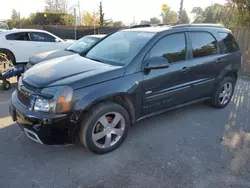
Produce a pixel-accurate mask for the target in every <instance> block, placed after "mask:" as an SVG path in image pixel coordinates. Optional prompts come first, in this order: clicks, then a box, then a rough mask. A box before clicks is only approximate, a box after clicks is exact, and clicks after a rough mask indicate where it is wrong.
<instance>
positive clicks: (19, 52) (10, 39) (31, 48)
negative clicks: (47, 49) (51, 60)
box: [6, 32, 36, 63]
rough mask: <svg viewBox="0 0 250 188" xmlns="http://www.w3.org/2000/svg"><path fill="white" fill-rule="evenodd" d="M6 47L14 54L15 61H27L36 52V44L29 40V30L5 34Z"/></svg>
mask: <svg viewBox="0 0 250 188" xmlns="http://www.w3.org/2000/svg"><path fill="white" fill-rule="evenodd" d="M6 40H7V43H6V48H7V49H10V50H11V51H12V52H13V54H14V55H15V58H16V62H17V63H27V62H28V60H29V58H30V57H31V56H32V55H34V54H35V53H36V49H35V47H36V44H35V43H34V42H33V41H31V37H30V34H29V32H19V33H12V34H9V35H6Z"/></svg>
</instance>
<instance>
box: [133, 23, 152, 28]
mask: <svg viewBox="0 0 250 188" xmlns="http://www.w3.org/2000/svg"><path fill="white" fill-rule="evenodd" d="M139 27H151V25H150V24H141V25H133V26H131V27H129V28H139Z"/></svg>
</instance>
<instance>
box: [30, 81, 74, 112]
mask: <svg viewBox="0 0 250 188" xmlns="http://www.w3.org/2000/svg"><path fill="white" fill-rule="evenodd" d="M41 93H42V95H44V98H37V99H36V102H35V105H34V110H36V111H41V112H52V113H63V112H68V111H69V110H70V109H71V106H72V98H73V89H72V88H71V87H69V86H59V87H50V88H45V89H43V90H42V92H41Z"/></svg>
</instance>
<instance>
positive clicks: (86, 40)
mask: <svg viewBox="0 0 250 188" xmlns="http://www.w3.org/2000/svg"><path fill="white" fill-rule="evenodd" d="M99 40H100V38H94V37H82V38H81V39H79V40H78V41H76V42H75V43H74V44H72V45H71V46H70V47H68V48H67V50H72V51H74V52H76V53H82V52H84V51H86V50H88V49H89V48H90V47H91V46H93V45H94V44H95V43H96V42H97V41H99Z"/></svg>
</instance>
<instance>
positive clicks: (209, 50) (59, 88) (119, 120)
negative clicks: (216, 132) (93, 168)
mask: <svg viewBox="0 0 250 188" xmlns="http://www.w3.org/2000/svg"><path fill="white" fill-rule="evenodd" d="M241 56H242V54H241V52H240V49H239V47H238V45H237V43H236V41H235V39H234V37H233V35H232V33H231V32H230V31H229V30H228V29H225V28H223V27H222V26H220V25H213V24H198V25H176V26H155V27H137V28H130V29H125V30H120V31H117V32H115V33H113V34H110V35H109V36H107V37H106V38H104V39H103V40H102V41H101V42H99V43H97V44H96V45H95V46H94V47H93V48H91V49H90V50H89V51H88V52H86V53H84V54H73V55H70V56H65V57H60V58H56V59H52V60H49V61H46V62H43V63H41V64H39V65H36V66H34V67H33V68H31V69H29V70H28V71H27V72H26V73H25V74H24V75H23V77H20V79H19V81H18V89H17V91H14V93H13V94H12V98H11V103H10V108H9V111H10V114H11V116H12V118H13V120H14V121H16V122H17V124H18V125H19V126H20V127H21V129H22V130H23V131H24V132H25V134H26V135H27V137H29V138H30V139H32V140H34V141H36V142H39V143H42V144H63V143H68V142H71V143H72V142H73V143H75V142H76V141H77V140H80V142H81V144H82V145H83V146H85V147H87V148H88V149H89V150H91V151H92V152H95V153H99V154H103V153H107V152H110V151H113V150H114V149H116V148H117V147H119V146H120V145H121V143H122V142H123V141H124V139H125V137H126V136H127V133H128V128H129V126H130V125H132V124H134V123H136V122H138V121H139V120H142V119H144V118H148V117H151V116H154V115H157V114H160V113H163V112H166V111H169V110H173V109H176V108H180V107H183V106H186V105H190V104H193V103H198V102H201V101H210V103H211V104H212V105H213V106H214V107H216V108H224V107H225V106H227V105H228V103H229V102H230V100H231V98H232V95H233V92H234V87H235V84H236V81H237V72H238V70H239V69H240V67H241Z"/></svg>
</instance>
